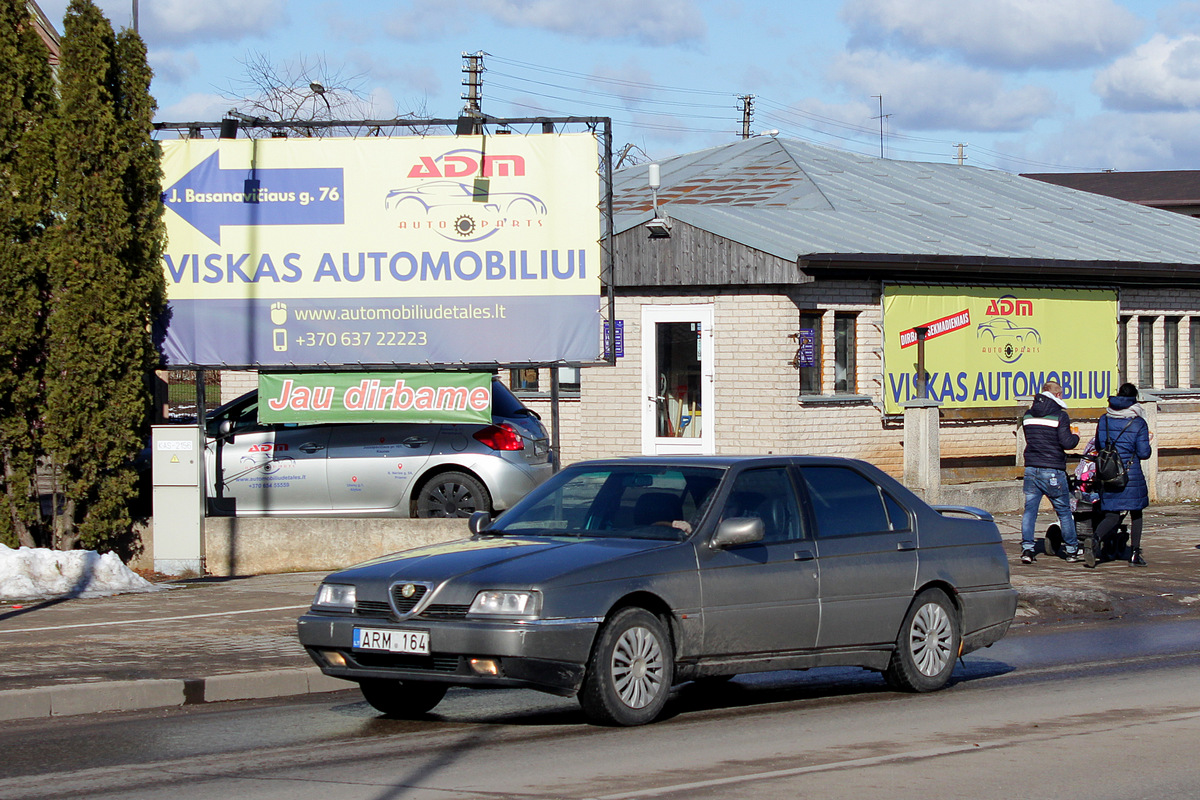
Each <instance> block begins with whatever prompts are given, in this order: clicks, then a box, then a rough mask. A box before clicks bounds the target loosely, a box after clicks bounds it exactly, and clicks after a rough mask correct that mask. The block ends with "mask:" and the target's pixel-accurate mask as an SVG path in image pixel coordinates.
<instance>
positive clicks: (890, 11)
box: [842, 0, 1141, 69]
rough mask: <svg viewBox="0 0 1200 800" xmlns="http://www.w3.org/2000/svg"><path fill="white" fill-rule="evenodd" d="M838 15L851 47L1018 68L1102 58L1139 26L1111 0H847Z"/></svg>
mask: <svg viewBox="0 0 1200 800" xmlns="http://www.w3.org/2000/svg"><path fill="white" fill-rule="evenodd" d="M842 18H843V20H844V21H845V22H846V24H847V25H849V26H850V28H851V30H852V32H853V36H852V39H851V46H854V47H857V46H880V45H885V44H887V45H894V46H897V47H900V48H903V49H906V50H908V51H910V52H914V53H923V54H931V53H952V54H954V55H955V56H956V57H958V58H959V59H960V60H962V61H964V62H966V63H970V64H978V65H981V66H989V67H1003V68H1015V69H1029V68H1052V69H1058V68H1073V67H1083V66H1090V65H1095V64H1100V63H1103V62H1105V61H1107V60H1108V59H1110V58H1112V57H1114V56H1116V55H1118V54H1119V53H1122V52H1124V51H1126V50H1127V49H1128V48H1129V47H1131V46H1132V45H1133V43H1134V42H1135V41H1136V40H1137V37H1138V34H1139V32H1140V30H1141V23H1140V21H1139V20H1138V19H1137V17H1135V16H1134V15H1133V14H1132V13H1131V12H1130V11H1128V10H1126V9H1125V8H1122V7H1121V6H1119V5H1117V4H1116V3H1115V2H1113V1H1112V0H988V2H963V1H962V0H847V2H846V5H845V7H844V8H843V10H842Z"/></svg>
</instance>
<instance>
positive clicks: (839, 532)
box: [299, 456, 1017, 725]
mask: <svg viewBox="0 0 1200 800" xmlns="http://www.w3.org/2000/svg"><path fill="white" fill-rule="evenodd" d="M470 528H471V531H472V534H473V535H472V536H471V538H469V539H465V540H461V541H457V542H451V543H448V544H442V545H434V546H431V547H424V548H420V549H417V550H411V551H407V552H403V553H397V554H395V555H391V556H386V557H383V558H379V559H376V560H374V561H370V562H367V563H366V564H361V565H359V566H357V567H352V568H350V569H347V570H344V571H342V572H337V573H334V574H332V575H330V576H328V577H327V578H326V579H325V581H324V582H323V583H322V584H321V587H320V589H319V590H318V592H317V596H316V598H315V599H314V602H313V605H312V609H311V610H310V611H309V612H308V613H307V614H305V615H304V616H303V617H301V618H300V620H299V635H300V641H301V643H302V644H303V645H304V646H305V648H306V649H307V651H308V653H309V655H310V656H311V657H312V658H313V660H314V661H315V662H316V663H317V664H318V665H319V666H320V667H321V669H322V670H323V671H324V672H325V673H326V674H329V675H334V676H337V677H341V678H347V679H350V680H354V681H357V682H358V683H359V685H360V687H361V688H362V692H363V694H364V696H365V697H366V699H367V700H368V702H370V703H371V705H373V706H374V707H375V708H376V709H378V710H379V711H381V712H383V713H386V714H393V715H414V714H420V713H424V712H426V711H428V710H430V709H432V708H433V707H434V706H435V705H436V704H437V703H438V702H439V701H440V700H441V698H442V697H443V695H444V694H445V692H446V689H447V688H448V687H450V686H476V687H488V686H514V687H529V688H534V689H539V690H542V691H546V692H551V693H554V694H559V695H567V696H569V695H576V696H578V698H579V701H580V703H581V705H582V706H583V709H584V711H585V712H586V714H587V715H588V717H589V718H590V719H592V720H593V721H596V722H599V723H602V724H616V725H638V724H642V723H646V722H650V721H651V720H653V719H654V718H655V717H657V716H658V715H659V713H660V712H661V711H662V709H663V706H664V704H665V703H666V702H667V699H668V696H669V693H670V690H671V687H672V686H673V685H674V684H677V683H679V682H682V681H688V680H698V679H707V678H725V677H728V676H731V675H736V674H739V673H749V672H763V671H768V670H781V669H809V668H812V667H824V666H846V665H850V666H860V667H864V668H866V669H869V670H875V671H878V672H881V673H883V677H884V679H885V680H886V681H887V682H888V684H890V685H891V686H894V687H896V688H900V689H904V690H908V691H916V692H926V691H932V690H935V689H939V688H941V687H942V686H944V685H945V684H946V682H947V681H948V680H949V679H950V675H951V672H952V671H953V670H954V664H955V660H956V659H957V658H958V657H959V656H960V655H961V654H963V653H966V652H969V651H971V650H975V649H976V648H980V647H985V646H987V645H990V644H992V643H993V642H995V641H997V640H998V639H1000V637H1001V636H1003V635H1004V633H1005V632H1006V631H1007V630H1008V627H1009V624H1010V623H1011V621H1012V618H1013V614H1014V612H1015V610H1016V603H1017V595H1016V592H1015V591H1014V590H1013V588H1012V587H1011V586H1010V584H1009V573H1008V561H1007V558H1006V557H1005V553H1004V551H1003V548H1002V546H1001V541H1000V534H999V531H998V530H997V528H996V525H995V523H993V522H992V519H991V516H990V515H989V514H988V513H987V512H985V511H980V510H978V509H968V508H949V507H944V508H933V507H930V506H929V505H927V504H926V503H924V502H923V501H922V500H921V499H920V498H918V497H917V496H916V495H914V494H913V493H912V492H910V491H908V490H907V489H905V488H904V486H902V485H901V484H900V483H898V482H897V481H895V480H894V479H892V478H891V477H889V476H888V475H886V474H885V473H883V472H882V471H880V470H878V469H876V468H875V467H873V466H871V465H870V464H866V463H864V462H861V461H853V460H848V459H834V458H809V457H772V456H767V457H745V458H725V457H685V458H670V457H657V458H631V459H619V460H607V461H591V462H584V463H580V464H575V465H573V466H571V467H569V468H567V469H565V470H563V471H562V472H561V473H559V474H558V475H555V476H554V477H553V478H551V479H550V480H548V481H547V482H546V483H544V484H542V485H541V486H539V487H538V488H537V489H535V490H533V491H532V492H531V493H530V494H529V495H528V496H527V497H525V498H524V499H523V500H521V501H520V502H519V503H517V505H516V506H514V507H513V508H512V509H511V510H510V511H508V512H506V513H505V514H503V515H502V516H500V517H499V518H498V519H497V520H495V521H494V522H491V523H490V524H489V522H488V520H487V515H486V514H477V515H476V516H474V517H472V519H471V522H470Z"/></svg>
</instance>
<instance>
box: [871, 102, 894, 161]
mask: <svg viewBox="0 0 1200 800" xmlns="http://www.w3.org/2000/svg"><path fill="white" fill-rule="evenodd" d="M871 97H875V98H878V100H879V116H878V117H871V119H877V120H879V157H880V158H884V157H885V156H884V155H883V123H884V120H886V119H887V118H888V117H890V116H891V114H884V113H883V95H881V94H873V95H871Z"/></svg>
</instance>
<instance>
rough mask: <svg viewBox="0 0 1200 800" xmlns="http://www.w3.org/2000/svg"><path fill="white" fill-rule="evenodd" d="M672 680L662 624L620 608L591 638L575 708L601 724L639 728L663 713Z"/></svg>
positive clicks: (671, 653)
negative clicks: (590, 647) (577, 706)
mask: <svg viewBox="0 0 1200 800" xmlns="http://www.w3.org/2000/svg"><path fill="white" fill-rule="evenodd" d="M674 676H675V650H674V648H673V647H672V645H671V638H670V636H669V635H668V634H667V629H666V626H665V625H664V624H663V622H662V620H660V619H659V618H658V617H656V616H655V615H653V614H651V613H650V612H649V611H647V610H645V609H644V608H624V609H622V610H620V611H618V612H617V613H616V614H615V615H614V616H613V618H612V619H610V620H609V621H608V622H607V623H605V625H604V627H603V628H601V629H600V635H599V636H597V637H596V643H595V645H594V646H593V647H592V654H591V657H590V658H589V659H588V664H587V672H586V674H585V676H584V679H583V686H582V688H581V689H580V691H579V704H580V705H581V706H582V707H583V712H584V714H586V715H587V717H588V719H590V720H591V721H592V722H595V723H597V724H600V725H623V726H632V725H644V724H646V723H647V722H651V721H653V720H654V719H655V718H656V717H657V716H658V715H659V714H660V713H661V712H662V709H663V706H664V705H666V702H667V696H668V695H669V694H670V693H671V684H672V682H673V679H674Z"/></svg>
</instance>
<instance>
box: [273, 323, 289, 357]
mask: <svg viewBox="0 0 1200 800" xmlns="http://www.w3.org/2000/svg"><path fill="white" fill-rule="evenodd" d="M286 350H287V328H276V329H275V352H276V353H282V352H285V351H286Z"/></svg>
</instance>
